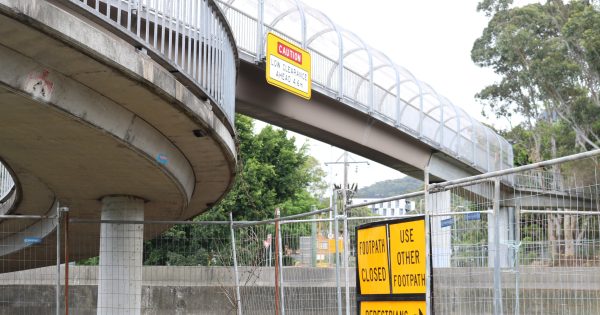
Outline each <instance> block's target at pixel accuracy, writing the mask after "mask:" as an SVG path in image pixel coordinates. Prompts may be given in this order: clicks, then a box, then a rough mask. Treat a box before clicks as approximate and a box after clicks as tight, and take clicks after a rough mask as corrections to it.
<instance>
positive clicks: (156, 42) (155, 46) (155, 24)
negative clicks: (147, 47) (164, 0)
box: [152, 0, 159, 49]
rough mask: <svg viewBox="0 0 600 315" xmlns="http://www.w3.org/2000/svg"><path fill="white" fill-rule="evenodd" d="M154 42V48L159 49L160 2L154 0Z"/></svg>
mask: <svg viewBox="0 0 600 315" xmlns="http://www.w3.org/2000/svg"><path fill="white" fill-rule="evenodd" d="M153 3H154V41H153V45H152V47H154V49H158V41H157V39H158V4H159V3H158V0H154V2H153Z"/></svg>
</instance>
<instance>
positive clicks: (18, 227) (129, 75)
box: [0, 0, 513, 271]
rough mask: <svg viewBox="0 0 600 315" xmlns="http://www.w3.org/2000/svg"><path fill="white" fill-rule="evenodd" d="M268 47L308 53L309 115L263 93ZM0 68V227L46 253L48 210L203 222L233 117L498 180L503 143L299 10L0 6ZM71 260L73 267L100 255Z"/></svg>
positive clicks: (229, 152)
mask: <svg viewBox="0 0 600 315" xmlns="http://www.w3.org/2000/svg"><path fill="white" fill-rule="evenodd" d="M268 33H274V34H277V35H278V36H280V37H282V38H285V39H286V40H288V41H290V42H292V43H294V44H296V45H297V46H299V47H302V48H303V49H306V50H308V51H309V52H310V54H311V58H312V67H311V71H312V98H311V99H310V100H305V99H302V98H299V97H297V96H295V95H293V94H290V93H287V92H285V91H283V90H280V89H278V88H276V87H273V86H271V85H268V84H267V83H266V82H265V62H264V60H265V38H266V35H267V34H268ZM0 66H1V67H0V126H1V127H0V214H1V215H3V216H5V219H4V220H3V221H2V222H0V226H2V228H3V229H5V230H6V229H10V230H12V231H14V232H15V233H16V232H19V233H21V235H23V234H25V235H27V233H28V231H36V233H40V231H42V232H41V233H42V236H43V238H46V237H47V238H46V241H47V242H48V243H49V244H50V243H52V242H53V239H52V237H53V236H52V235H54V234H52V231H54V230H55V224H56V220H54V221H52V220H40V218H42V217H44V216H53V215H56V212H57V209H58V208H59V205H63V206H67V207H68V208H69V211H70V213H71V215H72V216H76V217H78V218H86V219H104V220H111V219H113V220H143V219H145V220H184V219H189V218H191V217H193V216H195V215H197V214H199V213H201V212H203V211H204V210H205V209H207V208H209V207H211V206H212V205H213V204H214V203H215V202H218V201H219V199H220V198H222V197H223V196H224V195H225V194H226V193H227V191H228V190H229V188H230V187H231V185H232V182H233V179H234V177H235V169H236V162H237V157H236V144H235V132H234V128H233V119H234V113H235V112H236V111H237V112H240V113H244V114H247V115H249V116H252V117H255V118H258V119H261V120H264V121H267V122H269V123H272V124H274V125H278V126H281V127H283V128H286V129H290V130H293V131H296V132H299V133H302V134H305V135H307V136H310V137H312V138H315V139H318V140H321V141H324V142H327V143H330V144H332V145H336V146H338V147H340V148H343V149H346V150H348V151H351V152H354V153H357V154H360V155H362V156H365V157H367V158H370V159H372V160H375V161H377V162H379V163H382V164H385V165H387V166H390V167H392V168H395V169H397V170H399V171H401V172H403V173H406V174H409V175H411V176H415V177H419V178H422V176H423V172H424V170H425V169H426V168H428V170H429V173H430V174H431V179H432V180H433V181H442V180H449V179H455V178H460V177H464V176H468V175H473V174H478V173H483V172H489V171H495V170H502V169H506V168H510V167H512V159H513V156H512V148H511V146H510V144H509V143H508V142H507V141H506V140H505V139H503V138H502V137H501V136H499V135H498V134H496V133H495V132H493V130H491V129H490V128H488V127H486V126H484V125H483V124H481V123H480V122H478V121H477V120H475V119H474V118H473V117H471V116H470V115H469V114H468V113H467V112H466V111H465V110H463V109H462V108H461V107H460V106H457V104H456V103H453V102H451V101H450V100H448V99H447V98H445V97H443V96H442V95H439V94H438V93H437V92H436V91H435V90H434V89H433V88H432V87H431V86H429V85H427V84H426V83H424V82H422V81H420V80H419V79H418V78H416V77H414V76H413V75H412V74H411V73H410V72H409V71H408V70H406V69H405V68H403V67H401V66H399V65H398V64H396V63H395V62H394V61H392V60H391V59H390V58H388V57H387V56H386V55H385V54H384V53H383V52H380V51H378V50H377V49H375V48H373V47H371V46H369V45H368V44H367V43H366V42H365V41H363V40H362V39H361V38H359V37H358V36H356V35H354V34H353V33H352V32H351V31H349V30H347V29H344V28H342V27H341V26H339V25H337V24H335V23H334V22H333V21H331V20H330V19H329V18H328V17H327V16H326V15H325V14H323V13H322V12H319V11H317V10H315V9H313V8H310V7H308V6H306V5H304V4H302V3H301V2H300V1H293V0H289V1H281V0H265V1H263V0H227V1H216V2H215V1H213V0H199V1H196V0H86V1H78V0H55V1H50V0H49V1H44V0H0ZM10 215H14V216H25V215H28V216H31V217H30V219H29V220H25V221H19V223H18V224H17V223H15V221H14V220H10V219H8V216H10ZM36 216H37V217H36ZM102 231H103V232H102V233H103V234H105V235H107V236H110V235H113V236H115V237H118V236H119V235H121V234H122V233H130V232H131V231H129V232H123V231H117V230H110V229H107V230H104V229H103V230H102ZM158 232H160V230H159V229H153V228H152V227H146V228H145V229H144V230H140V229H138V230H136V231H134V232H131V233H133V235H135V236H134V237H132V238H131V240H132V242H133V243H131V244H129V245H127V244H125V245H123V246H125V247H127V246H132V248H135V246H138V245H139V242H141V241H142V240H143V239H144V238H150V237H152V236H154V235H156V233H158ZM71 233H72V234H73V235H78V234H79V233H81V234H87V235H98V236H102V235H101V234H100V233H101V232H100V225H99V224H98V225H97V226H96V227H95V228H93V229H85V230H84V229H80V230H73V231H71ZM120 233H121V234H120ZM89 239H90V240H92V239H93V238H89ZM106 239H109V238H108V237H107V238H106ZM0 242H5V243H7V242H10V243H11V244H17V243H18V244H17V245H14V246H13V247H10V248H9V247H6V246H1V248H2V251H3V252H2V253H1V254H2V255H5V256H6V255H17V254H18V253H20V252H21V251H23V250H28V251H30V252H31V253H32V254H35V250H36V249H35V248H34V247H32V246H28V245H27V244H23V243H19V242H18V240H15V239H14V237H13V238H11V237H5V238H4V239H0ZM134 243H135V244H138V245H135V244H134ZM79 245H80V249H78V250H73V251H72V253H71V255H72V257H71V259H73V260H76V259H79V258H82V257H88V256H91V255H98V250H99V249H98V248H99V247H102V246H104V245H102V244H96V243H90V244H88V245H89V246H81V244H79ZM107 246H108V245H107ZM102 248H105V249H106V250H108V248H110V246H108V247H102ZM103 255H105V253H103V251H102V250H100V256H101V258H100V259H101V265H102V259H103V258H102V257H103ZM136 255H137V254H136ZM136 257H137V258H132V257H129V256H127V257H125V256H123V257H116V258H114V259H122V260H124V261H129V262H130V263H134V264H137V263H139V261H138V260H140V259H141V258H140V257H138V256H136ZM136 259H137V260H136ZM15 261H16V260H15ZM44 264H48V261H31V262H30V263H28V264H22V263H15V264H11V263H6V264H3V265H2V268H3V269H2V270H1V271H9V270H15V269H24V268H31V267H36V266H38V265H44Z"/></svg>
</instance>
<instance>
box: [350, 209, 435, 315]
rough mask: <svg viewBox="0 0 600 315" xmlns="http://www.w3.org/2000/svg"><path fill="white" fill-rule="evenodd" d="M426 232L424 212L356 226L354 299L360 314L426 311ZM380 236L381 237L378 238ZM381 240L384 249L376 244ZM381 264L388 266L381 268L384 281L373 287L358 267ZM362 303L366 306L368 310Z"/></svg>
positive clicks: (378, 265) (363, 267)
mask: <svg viewBox="0 0 600 315" xmlns="http://www.w3.org/2000/svg"><path fill="white" fill-rule="evenodd" d="M426 233H427V229H426V226H425V216H417V217H410V218H402V219H397V220H390V221H381V222H372V223H368V224H364V225H361V226H358V227H356V247H355V251H356V255H357V267H356V287H357V290H356V292H357V297H356V301H357V303H358V305H357V306H358V309H359V310H360V312H359V314H362V315H372V314H379V313H381V312H386V311H390V310H392V311H394V312H396V311H397V312H398V314H406V315H413V314H414V315H421V314H422V315H425V314H426V311H427V304H426V297H427V281H430V278H429V277H427V259H428V258H429V255H427V252H426V251H427V246H426V245H427V244H426V241H427V240H426ZM382 237H384V238H385V239H384V241H381V238H382ZM384 242H385V244H386V248H385V253H383V252H382V250H381V248H382V247H381V246H378V244H381V243H384ZM363 243H364V244H363ZM361 244H362V247H361ZM365 246H367V248H366V249H365ZM394 260H395V261H394ZM384 265H385V266H387V267H386V268H384V269H386V271H387V281H384V282H381V283H377V285H378V286H379V287H372V286H371V283H369V282H370V278H369V277H367V280H369V281H367V282H365V281H363V279H362V278H361V269H369V268H375V267H377V268H378V267H380V266H384ZM393 279H395V281H396V282H395V284H394V280H393ZM361 305H362V306H368V311H367V309H366V308H364V307H363V308H361ZM396 306H397V307H396ZM361 309H362V310H361ZM363 310H365V311H363ZM382 314H383V313H382Z"/></svg>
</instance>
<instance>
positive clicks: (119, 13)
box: [117, 0, 122, 26]
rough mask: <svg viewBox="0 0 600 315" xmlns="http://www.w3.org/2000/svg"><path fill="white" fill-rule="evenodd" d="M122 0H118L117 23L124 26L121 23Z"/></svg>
mask: <svg viewBox="0 0 600 315" xmlns="http://www.w3.org/2000/svg"><path fill="white" fill-rule="evenodd" d="M121 4H122V3H121V0H117V24H119V26H122V24H121Z"/></svg>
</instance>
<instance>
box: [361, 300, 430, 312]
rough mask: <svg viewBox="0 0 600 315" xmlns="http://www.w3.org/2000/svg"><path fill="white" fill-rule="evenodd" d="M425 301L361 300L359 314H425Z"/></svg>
mask: <svg viewBox="0 0 600 315" xmlns="http://www.w3.org/2000/svg"><path fill="white" fill-rule="evenodd" d="M426 314H427V313H426V304H425V301H362V302H360V315H426Z"/></svg>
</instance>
